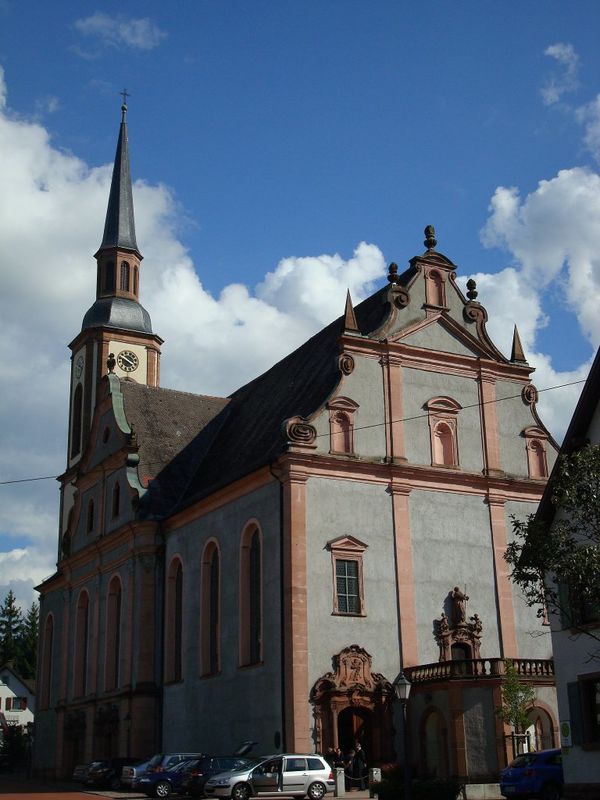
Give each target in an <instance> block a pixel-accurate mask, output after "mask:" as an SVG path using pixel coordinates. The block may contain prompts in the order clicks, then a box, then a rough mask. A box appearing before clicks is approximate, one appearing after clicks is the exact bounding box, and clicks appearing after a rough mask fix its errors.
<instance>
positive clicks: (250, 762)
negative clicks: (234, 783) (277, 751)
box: [229, 758, 263, 772]
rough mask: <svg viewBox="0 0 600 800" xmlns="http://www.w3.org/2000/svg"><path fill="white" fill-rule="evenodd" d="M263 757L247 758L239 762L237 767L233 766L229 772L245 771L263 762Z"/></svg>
mask: <svg viewBox="0 0 600 800" xmlns="http://www.w3.org/2000/svg"><path fill="white" fill-rule="evenodd" d="M262 763H263V759H262V758H246V759H245V760H244V763H243V764H237V765H236V766H235V767H232V768H231V769H230V770H229V772H245V771H246V770H248V769H251V768H252V767H255V766H256V765H257V764H262Z"/></svg>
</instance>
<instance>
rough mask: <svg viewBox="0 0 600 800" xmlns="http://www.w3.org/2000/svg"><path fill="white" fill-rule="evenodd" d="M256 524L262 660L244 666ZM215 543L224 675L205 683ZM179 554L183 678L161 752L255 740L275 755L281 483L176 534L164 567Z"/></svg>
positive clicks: (171, 695)
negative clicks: (248, 562)
mask: <svg viewBox="0 0 600 800" xmlns="http://www.w3.org/2000/svg"><path fill="white" fill-rule="evenodd" d="M251 519H256V520H258V522H259V524H260V528H261V530H262V570H263V652H264V661H263V663H262V664H260V665H256V666H252V667H244V668H240V666H239V636H238V628H239V554H240V537H241V535H242V531H243V529H244V527H245V525H246V523H247V522H248V521H249V520H251ZM211 538H214V539H216V540H217V541H218V543H219V547H220V555H221V671H220V673H219V674H218V675H215V676H211V677H201V675H200V660H199V656H200V653H199V643H200V629H199V620H200V561H201V557H202V551H203V548H204V545H205V543H206V542H207V541H208V540H209V539H211ZM176 554H177V555H179V556H180V557H181V559H182V561H183V570H184V573H183V594H184V597H183V606H184V608H185V609H186V616H185V619H184V630H183V641H184V657H183V676H184V679H183V681H182V682H181V683H176V684H171V685H167V686H165V688H164V711H163V715H164V716H163V747H164V749H165V750H179V749H182V750H192V751H195V750H200V751H201V750H206V751H209V752H231V751H232V750H233V749H234V748H235V747H237V746H238V745H239V744H240V742H242V741H244V740H248V739H253V740H255V741H257V742H258V745H257V747H256V750H257V752H270V751H273V750H274V742H275V734H276V732H277V731H279V732H282V701H281V692H282V687H281V658H282V656H281V633H282V632H281V593H280V584H279V576H280V573H281V548H280V486H279V483H278V482H275V481H273V483H270V484H269V485H268V486H265V487H263V488H261V489H259V490H257V491H255V492H252V493H250V494H247V495H245V496H244V497H241V498H239V499H238V500H236V501H234V502H231V503H229V504H228V505H227V506H225V507H222V508H220V509H217V510H215V511H213V512H211V513H209V514H207V515H205V516H203V517H202V518H200V519H197V520H195V521H193V522H191V523H189V524H187V525H184V526H182V527H181V528H179V529H177V530H174V531H172V532H171V533H170V534H169V536H168V539H167V542H166V564H167V565H168V564H169V563H170V561H171V559H172V557H173V556H174V555H176ZM258 709H260V713H259V714H257V710H258ZM217 723H218V724H217Z"/></svg>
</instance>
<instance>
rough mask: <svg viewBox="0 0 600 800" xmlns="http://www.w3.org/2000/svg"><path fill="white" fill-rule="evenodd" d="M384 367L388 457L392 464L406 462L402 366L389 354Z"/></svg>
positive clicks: (395, 357) (385, 357) (384, 359)
mask: <svg viewBox="0 0 600 800" xmlns="http://www.w3.org/2000/svg"><path fill="white" fill-rule="evenodd" d="M381 363H382V366H383V375H384V380H383V394H384V401H385V415H386V420H385V422H386V425H385V443H386V455H387V457H388V460H389V461H391V462H397V461H406V454H405V452H404V422H403V416H404V402H403V397H402V365H401V361H400V358H399V357H398V356H396V355H392V354H389V353H388V354H387V355H385V356H383V358H382V360H381Z"/></svg>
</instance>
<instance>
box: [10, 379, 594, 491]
mask: <svg viewBox="0 0 600 800" xmlns="http://www.w3.org/2000/svg"><path fill="white" fill-rule="evenodd" d="M585 381H586V379H585V378H582V379H581V380H578V381H570V382H569V383H560V384H557V385H556V386H547V387H546V388H545V389H536V391H537V393H538V394H542V393H543V392H551V391H554V390H555V389H565V388H566V387H568V386H577V385H578V384H580V383H585ZM528 385H529V384H528ZM520 397H521V394H520V393H519V394H512V395H509V396H508V397H496V398H494V400H486V401H484V402H477V403H471V404H470V405H467V406H462V408H461V411H464V410H465V409H467V408H479V407H481V406H484V405H489V404H490V403H502V402H503V401H504V400H517V399H519V398H520ZM428 416H429V414H428V413H423V414H416V415H415V416H412V417H402V418H401V419H393V420H390V421H389V422H385V421H384V422H374V423H373V424H372V425H360V426H357V427H355V428H354V430H355V431H365V430H369V429H371V428H381V427H385V426H386V425H396V424H398V423H399V422H414V421H415V420H418V419H426V418H427V417H428ZM323 436H329V433H318V434H317V437H318V438H320V437H323ZM166 463H167V462H165V461H148V462H146V466H148V467H154V466H156V465H157V464H166ZM100 471H101V470H100V469H99V468H98V467H96V468H95V469H92V470H90V471H89V472H88V473H87V474H88V475H89V474H91V473H93V472H100ZM58 478H59V476H58V475H44V476H43V477H39V478H16V479H14V480H8V481H0V486H8V485H9V484H15V483H33V482H34V481H52V480H57V479H58Z"/></svg>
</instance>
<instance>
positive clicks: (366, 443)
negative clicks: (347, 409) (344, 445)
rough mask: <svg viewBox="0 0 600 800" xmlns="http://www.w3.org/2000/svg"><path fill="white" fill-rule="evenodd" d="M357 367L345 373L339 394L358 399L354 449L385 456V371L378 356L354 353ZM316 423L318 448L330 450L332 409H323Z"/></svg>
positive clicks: (362, 453)
mask: <svg viewBox="0 0 600 800" xmlns="http://www.w3.org/2000/svg"><path fill="white" fill-rule="evenodd" d="M353 358H354V370H353V372H352V373H351V374H350V375H347V376H345V377H344V378H343V379H342V381H341V383H340V385H339V387H338V390H337V392H336V395H335V396H336V397H347V398H349V399H350V400H354V402H355V403H358V408H357V409H356V411H355V413H354V452H355V453H356V455H358V456H359V457H361V458H377V459H382V458H384V457H385V427H384V426H383V425H382V422H383V420H384V419H385V411H384V402H383V372H382V368H381V364H380V363H379V359H377V358H368V357H366V356H360V355H357V354H355V355H353ZM313 424H314V425H315V427H316V429H317V434H318V436H317V451H318V452H320V453H328V452H329V447H330V441H329V437H330V433H329V410H328V409H324V410H323V411H322V412H321V413H320V414H319V415H318V416H317V417H315V419H314V420H313Z"/></svg>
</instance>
